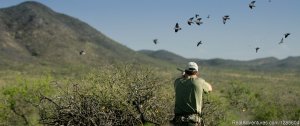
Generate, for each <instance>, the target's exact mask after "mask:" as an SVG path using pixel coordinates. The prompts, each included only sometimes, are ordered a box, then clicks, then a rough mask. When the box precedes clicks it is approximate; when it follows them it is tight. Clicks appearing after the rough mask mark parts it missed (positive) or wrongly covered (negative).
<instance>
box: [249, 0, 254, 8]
mask: <svg viewBox="0 0 300 126" xmlns="http://www.w3.org/2000/svg"><path fill="white" fill-rule="evenodd" d="M254 3H255V1H251V3H250V4H249V7H250V9H253V8H254V7H255V5H254Z"/></svg>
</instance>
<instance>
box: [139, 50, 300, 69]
mask: <svg viewBox="0 0 300 126" xmlns="http://www.w3.org/2000/svg"><path fill="white" fill-rule="evenodd" d="M139 52H140V53H143V54H145V55H148V56H150V57H153V58H157V59H160V60H164V61H166V62H169V63H172V64H177V65H181V66H183V65H184V64H186V63H187V62H189V61H194V62H197V63H199V64H200V65H201V66H208V67H216V68H230V69H247V70H299V68H300V56H298V57H288V58H286V59H282V60H279V59H277V58H275V57H267V58H259V59H254V60H248V61H239V60H228V59H221V58H215V59H208V60H203V59H195V58H194V59H187V58H184V57H182V56H180V55H177V54H175V53H172V52H169V51H165V50H158V51H151V50H141V51H139Z"/></svg>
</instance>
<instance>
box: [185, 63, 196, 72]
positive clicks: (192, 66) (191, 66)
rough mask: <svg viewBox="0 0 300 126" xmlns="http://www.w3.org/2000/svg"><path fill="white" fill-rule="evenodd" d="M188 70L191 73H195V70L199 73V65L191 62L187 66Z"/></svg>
mask: <svg viewBox="0 0 300 126" xmlns="http://www.w3.org/2000/svg"><path fill="white" fill-rule="evenodd" d="M186 70H189V71H193V70H195V71H198V65H197V63H195V62H189V63H188V65H187V67H186Z"/></svg>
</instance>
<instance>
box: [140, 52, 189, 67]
mask: <svg viewBox="0 0 300 126" xmlns="http://www.w3.org/2000/svg"><path fill="white" fill-rule="evenodd" d="M138 52H139V53H142V54H145V55H148V56H150V57H152V58H156V59H160V60H165V61H168V62H170V63H172V64H185V63H186V61H187V60H188V59H186V58H184V57H182V56H179V55H177V54H174V53H172V52H169V51H167V50H157V51H152V50H140V51H138Z"/></svg>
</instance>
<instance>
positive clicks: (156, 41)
mask: <svg viewBox="0 0 300 126" xmlns="http://www.w3.org/2000/svg"><path fill="white" fill-rule="evenodd" d="M268 1H269V2H271V0H268ZM254 7H256V6H255V1H251V2H250V3H249V8H250V9H251V10H252V9H254ZM206 18H207V19H208V18H210V15H208V16H207V17H206ZM194 19H195V20H194ZM201 20H202V18H201V17H199V14H196V15H195V17H191V18H189V19H188V20H187V24H188V25H192V24H194V23H195V24H197V25H201V24H203V22H202V21H201ZM222 20H223V24H226V22H227V21H228V20H230V16H229V15H224V16H223V17H222ZM181 29H182V28H181V27H180V26H179V24H178V23H176V24H175V27H174V30H175V33H177V32H178V31H180V30H181ZM290 34H291V33H285V34H284V36H283V37H282V38H281V40H280V42H279V43H278V44H282V43H283V40H284V38H287V37H288V36H289V35H290ZM153 43H154V44H155V45H156V44H158V39H154V40H153ZM201 44H202V41H199V42H198V43H197V47H198V46H199V45H201ZM259 49H260V47H256V48H255V52H256V53H257V52H258V50H259Z"/></svg>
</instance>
